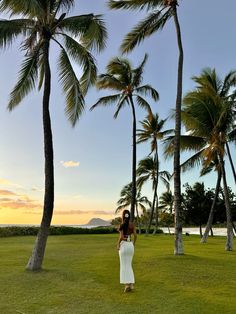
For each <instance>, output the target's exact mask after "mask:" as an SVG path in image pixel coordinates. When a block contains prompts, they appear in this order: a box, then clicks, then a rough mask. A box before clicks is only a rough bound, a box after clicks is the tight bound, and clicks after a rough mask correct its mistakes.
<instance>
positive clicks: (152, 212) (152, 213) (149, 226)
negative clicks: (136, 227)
mask: <svg viewBox="0 0 236 314" xmlns="http://www.w3.org/2000/svg"><path fill="white" fill-rule="evenodd" d="M156 191H157V185H156V184H155V189H154V194H153V201H152V210H151V214H150V219H149V224H148V228H147V232H146V234H149V233H150V229H151V225H152V220H153V215H154V210H155V203H156Z"/></svg>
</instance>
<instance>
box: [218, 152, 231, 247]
mask: <svg viewBox="0 0 236 314" xmlns="http://www.w3.org/2000/svg"><path fill="white" fill-rule="evenodd" d="M220 167H221V172H222V179H223V189H224V199H225V207H226V219H227V240H226V244H225V250H226V251H232V250H233V226H232V215H231V209H230V202H229V191H228V186H227V180H226V174H225V166H224V161H223V158H222V157H220Z"/></svg>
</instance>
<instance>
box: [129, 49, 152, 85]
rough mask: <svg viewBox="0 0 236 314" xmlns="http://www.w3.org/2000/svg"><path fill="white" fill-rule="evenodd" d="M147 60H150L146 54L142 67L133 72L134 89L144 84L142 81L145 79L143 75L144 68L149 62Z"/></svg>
mask: <svg viewBox="0 0 236 314" xmlns="http://www.w3.org/2000/svg"><path fill="white" fill-rule="evenodd" d="M147 59H148V55H147V54H146V53H145V56H144V58H143V61H142V62H141V63H140V65H139V66H138V67H137V68H136V69H134V70H133V71H132V72H133V78H132V85H133V86H134V87H138V86H139V85H140V84H141V82H142V79H143V76H142V74H143V70H144V66H145V64H146V62H147Z"/></svg>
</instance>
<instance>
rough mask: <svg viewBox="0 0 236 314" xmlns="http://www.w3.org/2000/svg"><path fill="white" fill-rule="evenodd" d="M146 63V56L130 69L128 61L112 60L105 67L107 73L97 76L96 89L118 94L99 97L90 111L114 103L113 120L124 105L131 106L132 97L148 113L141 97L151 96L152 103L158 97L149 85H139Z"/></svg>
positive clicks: (146, 103)
mask: <svg viewBox="0 0 236 314" xmlns="http://www.w3.org/2000/svg"><path fill="white" fill-rule="evenodd" d="M146 61H147V55H145V57H144V59H143V61H142V62H141V63H140V65H139V66H138V67H137V68H132V66H131V64H130V62H129V60H127V59H125V58H119V57H116V58H113V59H112V60H111V61H110V62H109V63H108V65H107V72H106V73H105V74H101V75H99V76H98V80H97V87H98V89H110V90H115V91H118V93H117V94H113V95H109V96H105V97H101V98H100V99H99V100H98V101H97V102H96V103H95V104H94V105H93V106H92V107H91V110H93V109H94V108H96V107H97V106H98V105H103V106H107V105H112V104H114V103H116V105H117V110H116V112H115V114H114V118H117V116H118V114H119V112H120V110H121V109H122V108H123V107H124V106H125V104H128V105H131V98H132V97H133V96H134V97H135V98H136V100H137V104H138V105H139V106H140V107H143V108H145V109H147V110H148V111H150V106H149V104H148V102H147V101H146V100H145V99H144V98H143V96H151V97H152V98H153V100H154V101H157V100H158V99H159V95H158V92H157V91H156V90H155V89H154V88H153V87H152V86H151V85H148V84H145V85H141V83H142V80H143V70H144V65H145V63H146Z"/></svg>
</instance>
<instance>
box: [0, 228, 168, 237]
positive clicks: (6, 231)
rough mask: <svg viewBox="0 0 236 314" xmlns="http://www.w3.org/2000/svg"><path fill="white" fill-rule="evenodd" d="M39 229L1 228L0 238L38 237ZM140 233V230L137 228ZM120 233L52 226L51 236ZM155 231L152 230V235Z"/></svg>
mask: <svg viewBox="0 0 236 314" xmlns="http://www.w3.org/2000/svg"><path fill="white" fill-rule="evenodd" d="M38 230H39V227H18V226H12V227H1V228H0V238H3V237H14V236H36V235H37V233H38ZM141 231H142V233H143V234H144V233H145V232H146V230H145V229H141ZM137 232H138V228H137ZM110 233H118V230H117V228H116V227H113V226H111V227H95V228H90V229H89V228H77V227H67V226H51V227H50V234H51V235H66V234H110ZM152 233H153V230H152V229H151V230H150V234H152ZM156 233H163V231H162V230H160V229H158V230H157V232H156Z"/></svg>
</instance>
